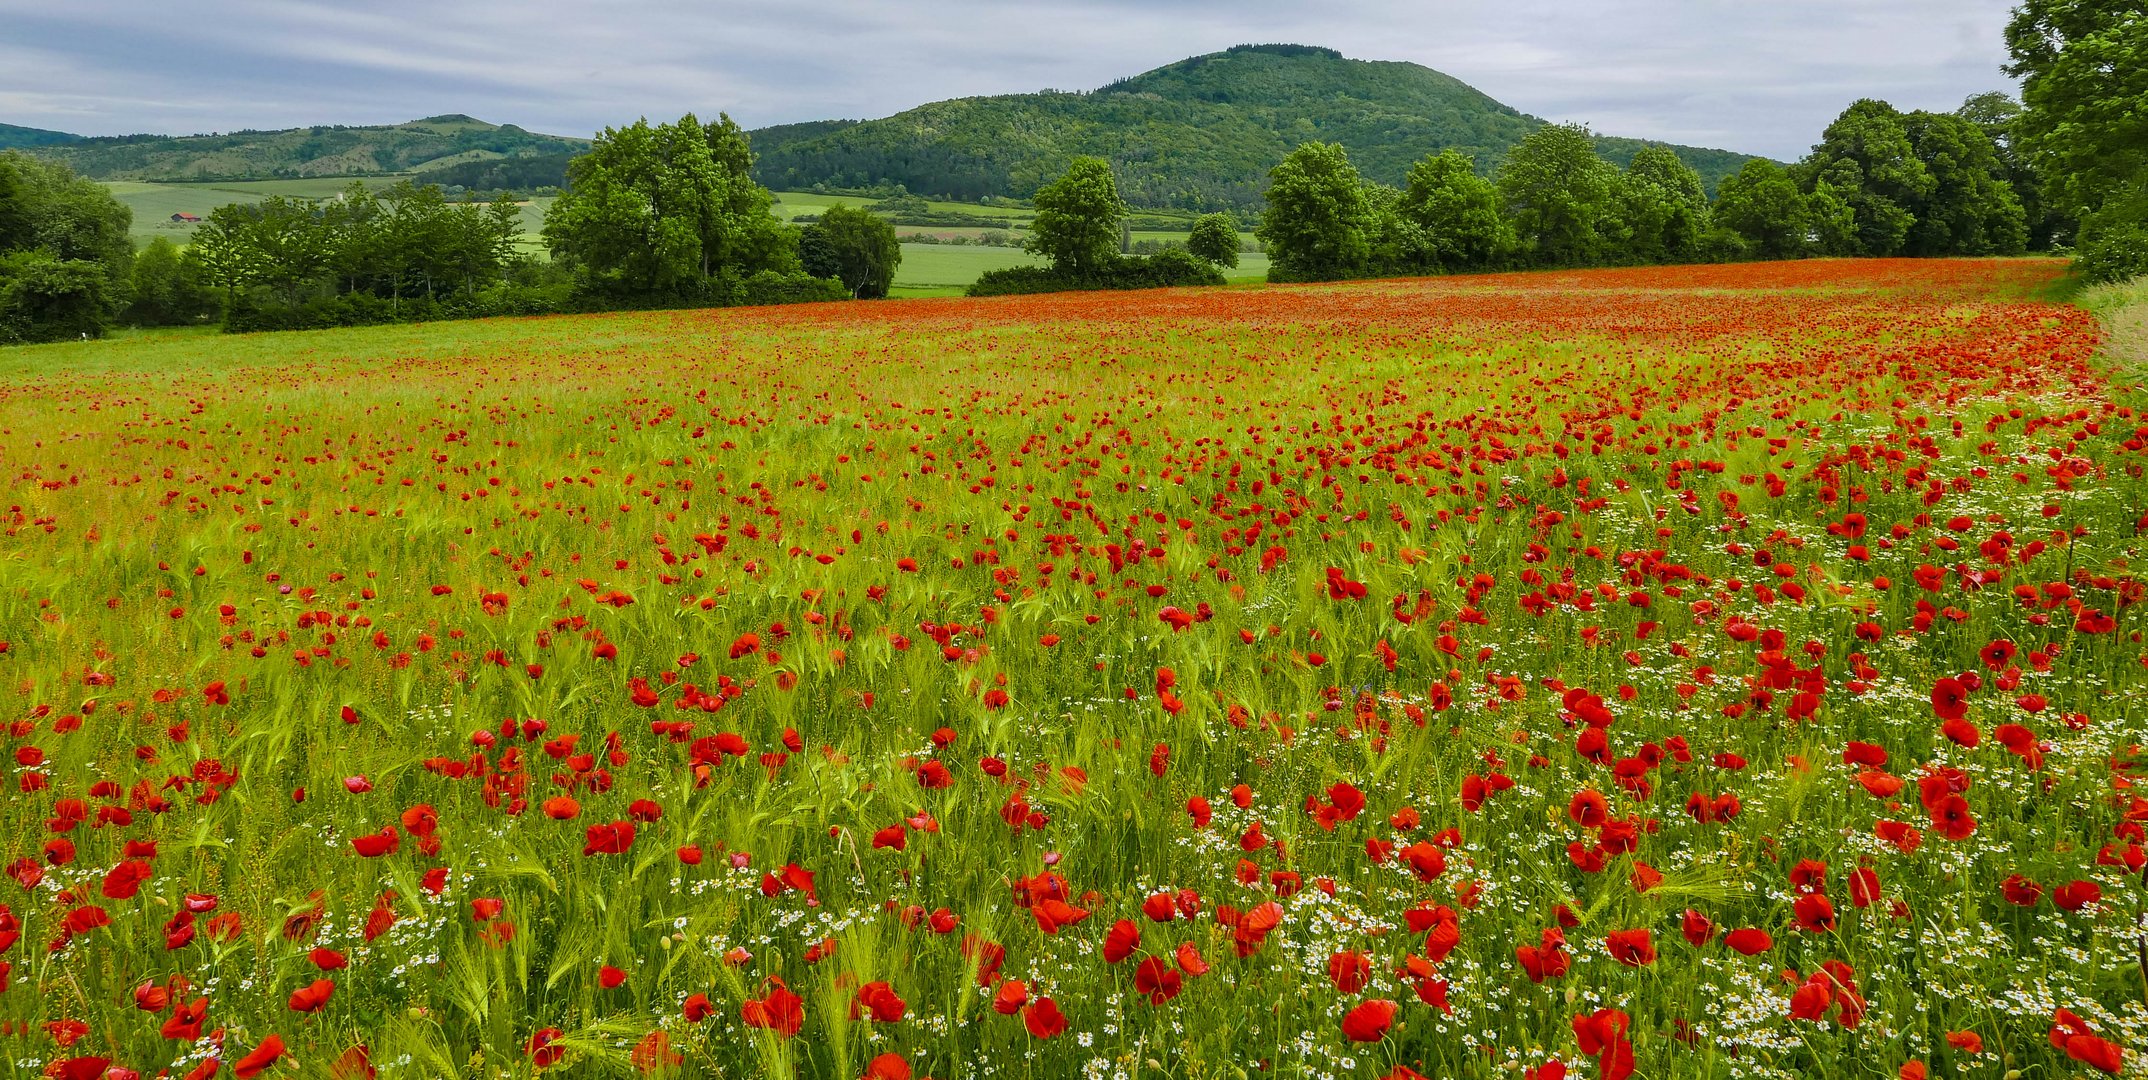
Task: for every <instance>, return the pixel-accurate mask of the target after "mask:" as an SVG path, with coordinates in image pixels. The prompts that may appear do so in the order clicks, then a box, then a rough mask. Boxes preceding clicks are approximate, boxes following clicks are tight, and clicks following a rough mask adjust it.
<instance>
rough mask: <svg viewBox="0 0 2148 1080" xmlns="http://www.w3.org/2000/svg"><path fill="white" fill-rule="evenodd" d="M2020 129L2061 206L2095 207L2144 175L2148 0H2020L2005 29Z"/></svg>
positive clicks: (2147, 162)
mask: <svg viewBox="0 0 2148 1080" xmlns="http://www.w3.org/2000/svg"><path fill="white" fill-rule="evenodd" d="M2006 44H2007V49H2008V51H2009V52H2011V53H2012V54H2013V63H2012V64H2011V65H2009V67H2008V68H2007V71H2008V73H2009V74H2012V75H2015V76H2017V77H2019V78H2020V79H2021V97H2022V102H2023V104H2025V105H2026V106H2027V111H2026V112H2025V113H2024V114H2023V115H2022V118H2021V124H2020V132H2021V136H2022V141H2023V143H2024V144H2025V147H2024V148H2025V149H2026V150H2027V152H2028V155H2029V157H2030V158H2031V159H2032V160H2034V161H2035V163H2036V165H2037V167H2038V169H2039V170H2040V171H2041V172H2042V173H2043V176H2044V179H2045V182H2046V183H2047V184H2048V185H2049V188H2050V192H2051V194H2052V195H2053V197H2054V198H2056V199H2057V200H2059V201H2060V202H2061V203H2062V204H2063V207H2064V208H2066V209H2079V210H2082V211H2086V212H2093V211H2095V210H2097V209H2099V208H2101V207H2102V206H2103V204H2104V203H2105V202H2107V201H2109V200H2110V199H2111V198H2112V197H2113V196H2114V195H2115V196H2118V197H2120V198H2125V197H2128V196H2129V195H2130V193H2131V192H2132V191H2134V190H2135V189H2137V188H2139V186H2140V185H2141V184H2142V183H2143V178H2144V177H2148V3H2144V2H2142V0H2024V2H2023V3H2022V4H2021V5H2020V6H2019V7H2017V8H2015V9H2014V14H2013V19H2012V21H2010V22H2009V23H2008V24H2007V27H2006Z"/></svg>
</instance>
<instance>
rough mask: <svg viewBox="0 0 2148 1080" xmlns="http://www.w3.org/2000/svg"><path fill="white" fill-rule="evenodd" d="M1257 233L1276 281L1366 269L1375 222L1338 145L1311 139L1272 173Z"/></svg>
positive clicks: (1324, 278) (1355, 174) (1330, 277)
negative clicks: (1264, 208) (1266, 203)
mask: <svg viewBox="0 0 2148 1080" xmlns="http://www.w3.org/2000/svg"><path fill="white" fill-rule="evenodd" d="M1267 197H1268V206H1267V209H1266V210H1264V211H1263V212H1262V213H1261V219H1260V228H1259V230H1258V231H1257V233H1256V235H1258V236H1259V237H1260V241H1261V244H1262V246H1263V247H1264V248H1265V249H1266V250H1267V252H1268V276H1269V278H1270V279H1271V280H1274V281H1334V280H1338V279H1341V278H1347V277H1351V276H1353V275H1356V274H1359V273H1362V272H1363V271H1364V268H1365V266H1366V263H1367V262H1368V261H1369V260H1370V259H1371V257H1372V233H1373V230H1374V229H1375V227H1376V226H1377V221H1376V218H1375V216H1374V213H1373V207H1372V205H1371V203H1370V200H1368V199H1367V197H1366V190H1365V183H1364V181H1363V180H1362V179H1361V178H1360V177H1359V176H1358V172H1357V169H1356V167H1354V166H1352V165H1351V164H1350V156H1349V155H1348V154H1346V153H1344V152H1343V148H1342V147H1341V146H1339V145H1337V144H1335V143H1323V142H1309V143H1305V144H1304V145H1302V146H1299V147H1298V148H1297V149H1296V150H1293V151H1291V152H1290V155H1289V156H1288V157H1285V158H1284V159H1283V161H1282V163H1281V164H1278V165H1277V166H1276V167H1275V168H1273V169H1270V170H1269V171H1268V196H1267Z"/></svg>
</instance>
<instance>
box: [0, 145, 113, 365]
mask: <svg viewBox="0 0 2148 1080" xmlns="http://www.w3.org/2000/svg"><path fill="white" fill-rule="evenodd" d="M133 220H134V215H133V213H132V212H131V211H129V210H128V209H127V208H126V207H125V206H122V205H120V203H119V201H118V200H117V199H114V198H113V197H112V194H111V192H109V191H107V190H106V189H105V187H104V185H102V184H99V183H96V182H95V181H91V180H85V179H82V178H81V177H78V176H76V175H75V174H74V172H73V170H71V169H69V168H68V167H67V166H65V165H63V164H60V163H58V162H52V161H44V160H40V159H37V158H32V157H28V156H26V155H23V154H19V153H14V152H8V153H0V340H14V341H57V340H61V339H64V338H72V337H77V336H79V335H83V334H88V335H91V336H96V335H98V334H102V333H103V332H104V330H105V327H106V326H107V325H109V324H110V322H111V319H112V318H113V316H114V315H116V314H117V313H118V311H119V309H120V308H121V307H123V306H125V304H126V302H127V295H128V292H129V289H130V287H131V284H130V281H129V270H130V268H131V266H132V264H133V260H134V243H133V241H132V240H130V239H129V238H128V236H127V229H128V226H129V225H131V224H132V223H133Z"/></svg>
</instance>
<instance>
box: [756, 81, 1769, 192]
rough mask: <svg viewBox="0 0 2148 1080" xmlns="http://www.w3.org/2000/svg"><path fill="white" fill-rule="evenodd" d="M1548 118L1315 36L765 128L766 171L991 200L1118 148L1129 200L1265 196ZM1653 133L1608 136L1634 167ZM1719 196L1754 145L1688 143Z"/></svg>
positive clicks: (1477, 152)
mask: <svg viewBox="0 0 2148 1080" xmlns="http://www.w3.org/2000/svg"><path fill="white" fill-rule="evenodd" d="M1543 123H1544V121H1542V120H1539V119H1537V118H1536V117H1533V116H1529V115H1527V114H1525V113H1522V112H1519V111H1517V110H1515V109H1512V108H1509V107H1508V106H1505V105H1502V104H1500V103H1499V102H1497V101H1494V100H1492V99H1491V98H1489V97H1486V96H1485V95H1484V94H1482V93H1479V92H1478V91H1476V90H1475V89H1472V88H1471V87H1470V86H1468V85H1467V84H1465V83H1463V82H1461V81H1460V80H1457V79H1455V78H1453V77H1451V76H1447V75H1443V74H1441V73H1439V72H1437V71H1433V70H1432V69H1430V68H1426V67H1421V66H1419V65H1417V64H1410V63H1399V62H1391V61H1369V60H1351V59H1348V58H1346V57H1344V56H1343V55H1342V54H1341V53H1338V52H1335V51H1334V50H1332V49H1321V48H1314V47H1311V46H1303V45H1240V46H1237V47H1236V48H1232V49H1229V50H1226V51H1224V52H1220V53H1210V54H1208V55H1206V56H1196V57H1193V58H1191V59H1188V60H1181V61H1179V62H1178V63H1175V64H1170V65H1168V66H1165V67H1161V68H1157V69H1156V70H1154V71H1151V72H1148V73H1146V74H1142V75H1136V76H1134V77H1133V78H1130V79H1122V80H1120V81H1118V82H1115V83H1112V84H1111V85H1109V86H1106V87H1104V88H1102V89H1100V90H1095V91H1092V92H1088V93H1037V94H1008V95H1000V96H994V97H973V98H959V99H956V100H953V101H941V102H934V103H932V104H929V105H922V106H919V107H917V108H915V109H911V110H909V111H908V112H903V113H898V114H896V115H894V116H890V117H887V118H885V119H881V120H869V121H864V122H862V123H846V122H840V121H834V122H823V123H818V124H792V125H786V126H783V127H774V128H763V129H761V130H759V131H755V132H753V133H752V135H753V149H754V152H755V154H756V155H758V157H759V162H758V164H757V166H756V169H755V171H756V174H757V175H758V177H759V178H760V180H761V182H762V183H764V184H767V185H768V186H770V187H772V188H776V189H779V190H781V189H800V188H809V187H811V186H813V185H815V184H824V185H827V186H829V187H835V188H867V187H872V186H874V185H877V184H901V185H903V186H904V187H905V188H907V189H909V190H910V191H912V192H916V193H919V194H925V195H935V196H940V197H944V198H951V199H961V200H976V199H978V198H981V197H983V196H987V195H1002V196H1016V197H1025V196H1028V195H1030V194H1032V193H1034V192H1035V191H1036V190H1037V188H1038V187H1040V186H1042V185H1043V184H1045V183H1047V182H1049V181H1050V180H1051V179H1052V178H1053V177H1056V176H1057V175H1058V174H1059V173H1060V172H1062V171H1064V170H1065V168H1066V165H1067V162H1068V160H1069V159H1071V158H1073V157H1075V156H1076V155H1083V154H1087V155H1094V156H1097V157H1102V158H1106V159H1108V160H1109V161H1111V163H1112V164H1113V166H1114V167H1115V170H1116V172H1117V173H1118V177H1119V183H1120V186H1121V190H1122V191H1123V192H1124V194H1125V195H1126V197H1127V199H1128V201H1130V202H1132V203H1134V204H1136V205H1141V206H1176V207H1185V208H1189V209H1207V208H1216V207H1228V206H1253V205H1257V204H1258V203H1259V201H1260V193H1261V191H1262V189H1263V188H1264V187H1265V186H1266V181H1267V172H1268V169H1269V168H1270V167H1272V166H1273V165H1274V164H1275V163H1276V162H1278V161H1281V160H1282V158H1283V156H1284V155H1285V154H1287V153H1289V152H1290V150H1291V149H1292V148H1293V147H1295V146H1297V145H1298V144H1299V143H1302V142H1305V141H1307V140H1309V139H1320V140H1323V141H1327V142H1339V143H1341V144H1342V145H1343V146H1344V147H1346V148H1347V149H1348V150H1349V152H1350V157H1351V159H1352V160H1353V161H1355V162H1356V163H1357V165H1358V167H1359V168H1360V169H1361V170H1362V171H1363V172H1364V173H1365V174H1366V175H1367V176H1368V177H1370V178H1372V179H1374V180H1379V181H1382V182H1385V183H1389V184H1395V183H1399V182H1401V180H1402V179H1403V176H1404V175H1405V174H1406V173H1407V172H1408V170H1409V166H1410V164H1411V163H1412V162H1415V161H1416V160H1417V159H1419V158H1421V157H1423V156H1425V155H1426V154H1428V153H1432V152H1435V151H1438V150H1442V149H1446V148H1448V147H1453V148H1455V149H1459V150H1462V151H1464V152H1466V153H1469V154H1472V155H1474V156H1475V157H1476V159H1477V167H1478V168H1479V169H1480V170H1483V171H1486V172H1489V171H1490V170H1491V169H1492V168H1493V167H1494V166H1495V165H1496V164H1497V163H1498V161H1499V159H1500V158H1501V157H1503V156H1504V155H1505V153H1506V151H1507V149H1508V148H1509V147H1511V146H1513V145H1514V144H1515V142H1517V141H1519V140H1520V139H1521V137H1522V136H1524V135H1526V134H1528V133H1529V132H1530V131H1531V130H1533V129H1535V128H1536V127H1538V126H1539V125H1541V124H1543ZM1645 145H1647V143H1646V142H1644V141H1642V140H1637V139H1620V138H1610V137H1605V138H1600V139H1599V140H1598V148H1599V150H1600V151H1601V152H1602V153H1603V155H1604V156H1605V157H1607V158H1609V159H1611V160H1612V161H1615V162H1619V163H1621V164H1623V163H1624V162H1626V161H1628V160H1631V158H1632V157H1633V154H1634V152H1635V151H1637V150H1639V149H1640V148H1641V147H1642V146H1645ZM1671 149H1672V150H1674V151H1676V152H1677V154H1678V156H1679V157H1680V158H1682V159H1684V160H1685V161H1686V162H1687V163H1688V164H1690V165H1692V166H1693V167H1694V168H1695V169H1697V170H1699V172H1700V174H1701V176H1702V178H1703V179H1704V180H1706V181H1707V183H1708V185H1709V187H1710V189H1711V190H1712V189H1713V188H1714V186H1715V183H1716V182H1717V181H1718V180H1720V179H1722V178H1723V177H1725V176H1728V175H1729V174H1731V173H1733V172H1736V171H1737V169H1738V167H1739V166H1740V165H1742V164H1743V163H1744V162H1745V161H1746V160H1747V158H1748V156H1749V155H1745V154H1737V153H1732V152H1730V151H1727V150H1707V149H1700V148H1695V147H1686V146H1673V147H1672V148H1671Z"/></svg>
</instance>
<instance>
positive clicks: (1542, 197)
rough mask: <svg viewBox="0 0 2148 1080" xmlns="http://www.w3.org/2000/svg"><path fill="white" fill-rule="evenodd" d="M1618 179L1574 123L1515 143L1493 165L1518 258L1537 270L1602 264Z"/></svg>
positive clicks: (1549, 126) (1543, 130)
mask: <svg viewBox="0 0 2148 1080" xmlns="http://www.w3.org/2000/svg"><path fill="white" fill-rule="evenodd" d="M1618 175H1619V174H1618V169H1617V168H1616V167H1615V166H1613V165H1612V164H1611V163H1609V162H1607V161H1605V160H1604V159H1603V158H1601V157H1598V156H1597V154H1596V143H1595V140H1594V139H1593V138H1591V137H1590V135H1589V130H1588V129H1587V128H1586V127H1583V126H1581V125H1579V124H1547V125H1545V126H1543V127H1540V128H1538V129H1536V130H1535V131H1533V132H1530V133H1529V135H1528V136H1527V137H1526V138H1524V139H1522V141H1521V142H1519V143H1516V144H1515V146H1514V149H1513V150H1512V151H1511V152H1509V153H1508V154H1507V159H1506V161H1505V162H1503V163H1502V164H1501V165H1500V166H1499V177H1498V188H1499V200H1500V204H1501V208H1502V209H1503V210H1504V211H1505V213H1506V215H1507V218H1508V219H1509V220H1510V221H1512V222H1513V223H1514V233H1515V237H1516V239H1517V240H1518V241H1519V246H1520V249H1521V253H1522V256H1523V258H1524V259H1526V260H1528V261H1529V262H1531V263H1533V264H1534V265H1537V266H1588V265H1591V264H1593V263H1596V262H1599V261H1602V260H1603V259H1604V258H1605V256H1606V255H1607V254H1608V253H1607V252H1606V251H1605V248H1604V236H1603V230H1604V226H1605V225H1606V224H1607V223H1608V222H1609V221H1610V219H1611V218H1612V215H1613V213H1614V211H1615V207H1614V205H1613V198H1612V197H1613V194H1614V189H1615V186H1616V185H1617V183H1618Z"/></svg>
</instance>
